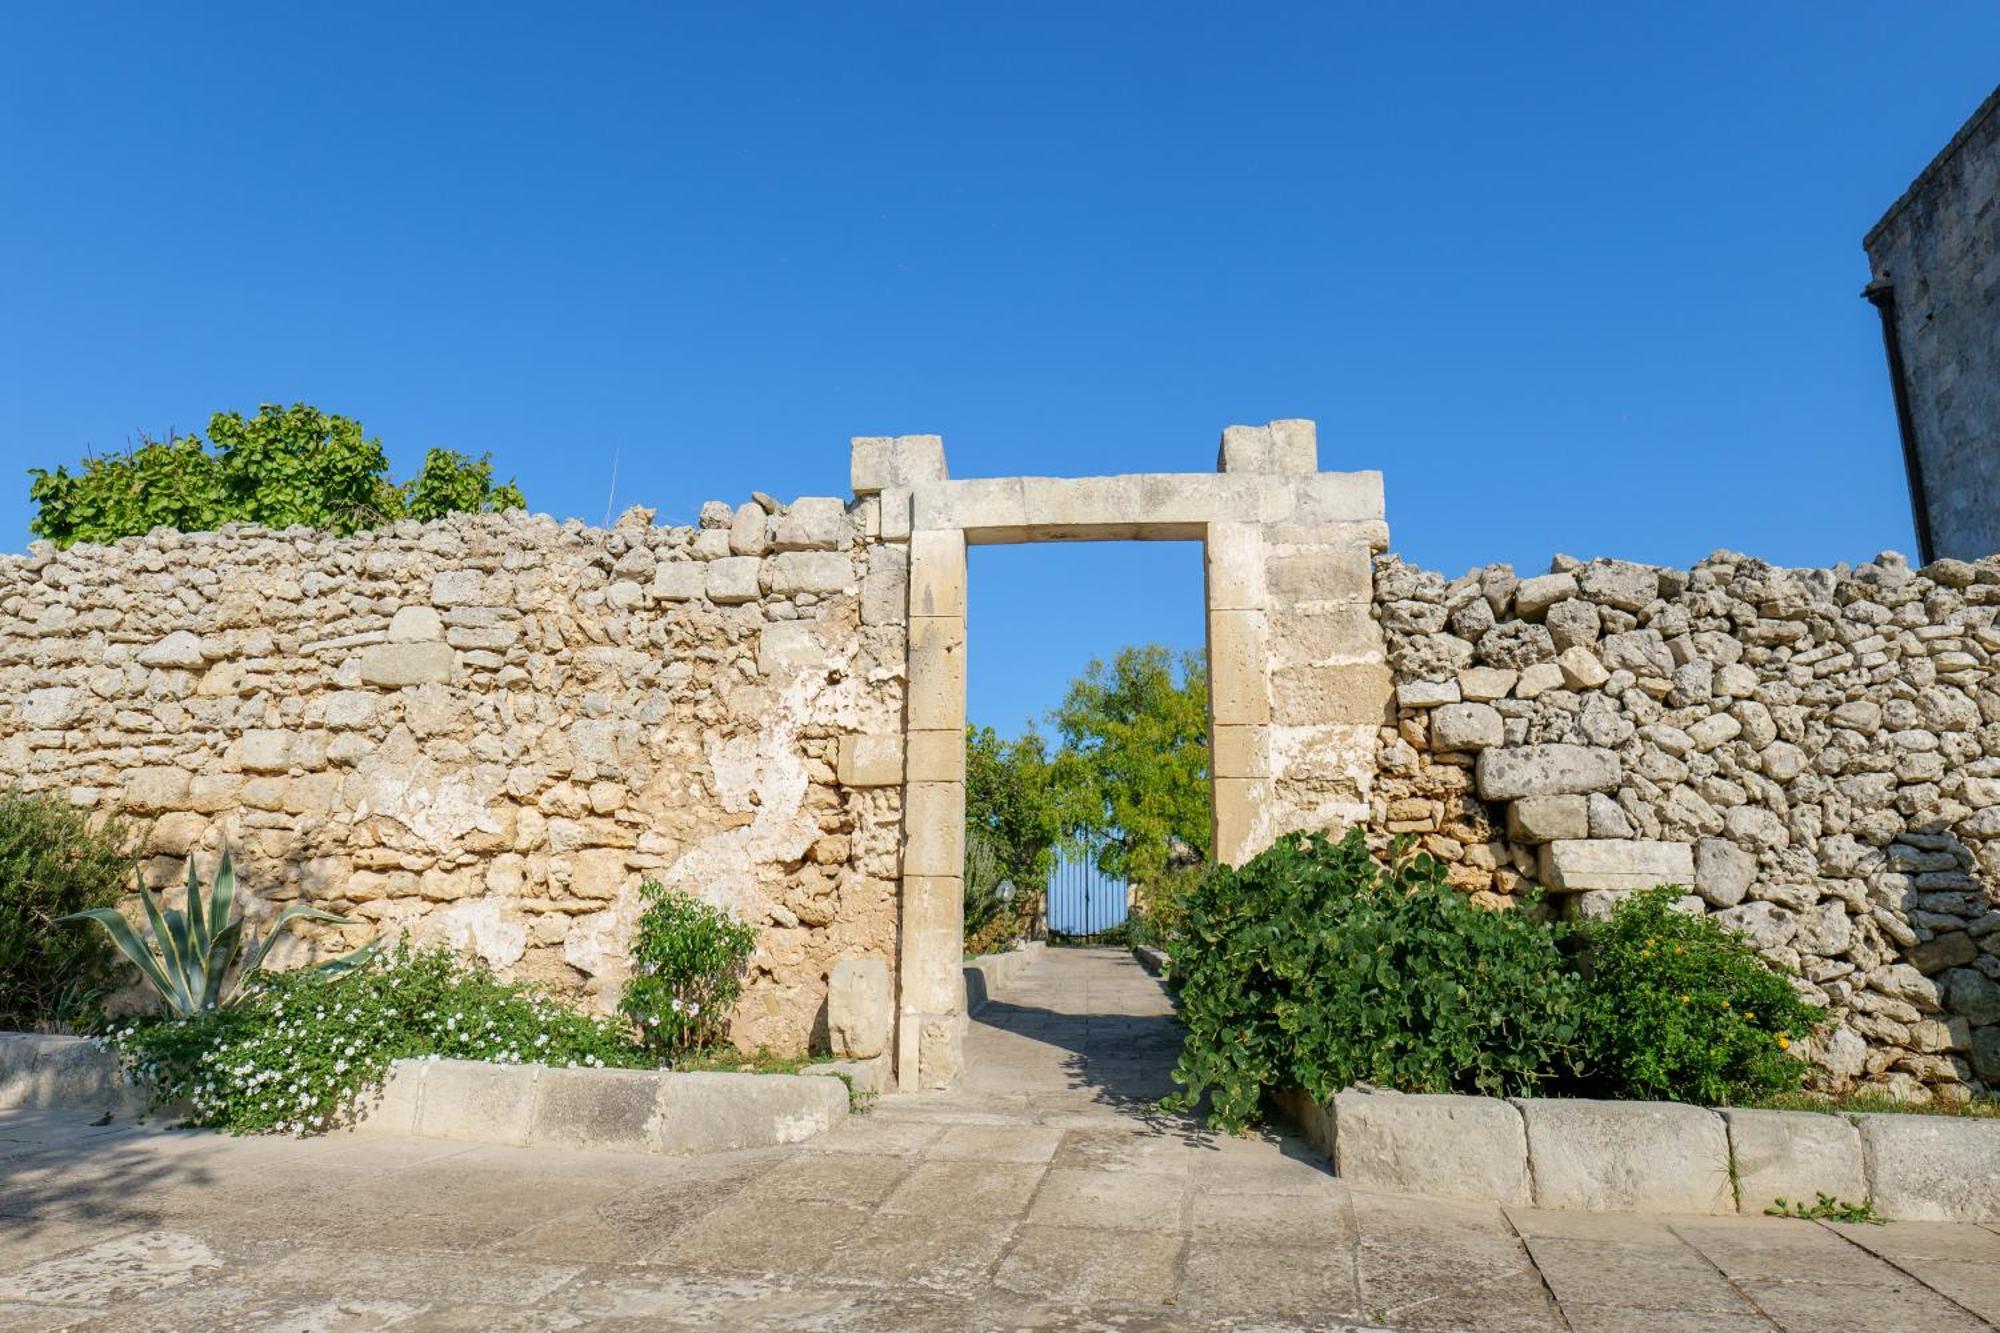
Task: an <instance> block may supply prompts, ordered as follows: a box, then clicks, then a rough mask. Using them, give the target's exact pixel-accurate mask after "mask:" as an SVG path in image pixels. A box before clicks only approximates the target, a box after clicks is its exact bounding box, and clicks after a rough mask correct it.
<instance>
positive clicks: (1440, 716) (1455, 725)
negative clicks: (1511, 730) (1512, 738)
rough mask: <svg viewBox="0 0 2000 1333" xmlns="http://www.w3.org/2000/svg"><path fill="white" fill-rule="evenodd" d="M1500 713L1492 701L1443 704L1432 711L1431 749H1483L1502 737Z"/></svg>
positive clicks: (1503, 732)
mask: <svg viewBox="0 0 2000 1333" xmlns="http://www.w3.org/2000/svg"><path fill="white" fill-rule="evenodd" d="M1504 734H1505V728H1504V725H1503V724H1502V722H1501V720H1500V714H1499V713H1498V712H1496V711H1495V710H1494V708H1493V705H1491V704H1463V703H1461V704H1445V705H1444V706H1443V707H1441V708H1439V709H1438V710H1437V711H1436V712H1434V713H1432V714H1431V749H1433V750H1437V751H1440V752H1452V751H1465V750H1484V749H1486V748H1487V747H1489V746H1493V745H1498V744H1500V742H1501V741H1502V739H1504Z"/></svg>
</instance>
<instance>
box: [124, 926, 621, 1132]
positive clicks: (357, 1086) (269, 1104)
mask: <svg viewBox="0 0 2000 1333" xmlns="http://www.w3.org/2000/svg"><path fill="white" fill-rule="evenodd" d="M103 1040H104V1041H105V1042H106V1044H107V1045H109V1046H110V1047H111V1048H112V1049H113V1050H115V1051H117V1052H118V1054H119V1056H120V1057H121V1058H122V1059H123V1061H124V1062H125V1065H126V1067H127V1069H128V1070H129V1071H130V1072H131V1073H132V1075H133V1077H134V1078H135V1079H137V1080H138V1081H139V1083H140V1084H141V1085H142V1086H144V1087H146V1088H147V1089H148V1090H149V1091H150V1092H151V1094H152V1096H153V1100H154V1103H155V1104H156V1105H162V1106H164V1105H171V1104H175V1103H181V1104H184V1105H185V1106H186V1107H187V1110H188V1115H187V1123H189V1124H192V1125H199V1126H205V1127H209V1128H214V1129H226V1130H229V1131H230V1132H232V1133H238V1134H243V1133H285V1134H308V1133H318V1132H321V1131H324V1130H328V1129H333V1128H336V1127H337V1126H340V1125H343V1124H347V1123H350V1122H351V1121H352V1120H353V1119H354V1118H355V1115H356V1113H357V1112H358V1111H359V1110H360V1108H361V1106H362V1103H363V1101H364V1100H365V1098H366V1097H367V1096H368V1095H369V1094H370V1093H371V1092H372V1091H373V1090H374V1089H376V1088H377V1087H379V1086H380V1085H381V1083H382V1080H383V1078H384V1077H385V1076H386V1075H387V1073H388V1069H389V1065H390V1062H392V1061H395V1060H404V1059H432V1060H436V1059H456V1060H488V1061H493V1062H495V1063H499V1064H544V1065H560V1066H570V1067H576V1066H589V1067H606V1066H621V1067H646V1066H650V1065H653V1064H655V1063H656V1061H655V1060H654V1058H653V1057H652V1056H651V1054H650V1053H649V1052H648V1051H647V1050H646V1049H645V1048H644V1047H642V1046H640V1045H639V1044H637V1043H636V1042H634V1041H633V1040H632V1039H631V1038H630V1036H629V1035H628V1034H627V1029H626V1026H625V1024H624V1023H623V1022H621V1021H618V1020H615V1019H608V1018H600V1017H597V1016H594V1015H590V1014H584V1013H579V1012H578V1011H576V1010H574V1009H572V1008H570V1007H569V1006H568V1005H566V1004H564V1003H562V1002H561V1001H559V1000H556V999H552V998H550V997H548V996H546V995H543V994H541V993H540V992H539V991H537V990H535V989H534V988H533V987H531V986H527V985H523V984H520V983H516V982H508V981H502V980H501V979H500V978H499V977H497V976H495V975H494V974H493V972H492V971H491V969H489V968H487V967H486V966H485V965H484V964H481V963H476V962H466V961H464V960H462V959H460V958H458V957H457V956H456V955H455V954H454V953H453V952H452V951H451V950H450V949H448V948H445V947H442V946H438V947H433V948H427V949H419V948H417V947H415V946H413V945H412V944H411V943H410V942H409V939H408V938H407V937H405V938H404V939H402V940H401V941H399V942H398V944H397V945H396V947H395V948H394V949H393V950H392V951H390V952H388V953H387V954H384V955H381V956H378V957H376V958H374V959H371V960H370V961H368V962H367V963H366V964H364V965H363V966H361V967H359V968H357V969H356V970H354V971H352V972H350V973H348V974H346V975H344V976H328V975H326V974H324V973H321V972H314V971H309V970H299V971H292V972H282V973H259V974H258V975H257V976H256V978H255V981H254V983H253V984H252V985H251V986H250V987H249V988H248V989H247V990H246V991H245V992H244V994H243V995H242V997H241V998H240V999H239V1000H238V1001H237V1002H236V1003H234V1004H232V1005H230V1006H229V1007H227V1008H221V1009H213V1010H210V1011H207V1012H205V1013H200V1014H197V1015H194V1016H192V1017H187V1018H180V1017H168V1018H159V1019H150V1020H141V1021H138V1022H134V1023H127V1024H126V1025H124V1026H122V1027H118V1028H114V1029H113V1030H112V1031H111V1032H109V1033H108V1034H107V1035H106V1036H105V1037H104V1038H103Z"/></svg>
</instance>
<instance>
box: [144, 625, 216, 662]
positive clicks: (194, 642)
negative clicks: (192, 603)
mask: <svg viewBox="0 0 2000 1333" xmlns="http://www.w3.org/2000/svg"><path fill="white" fill-rule="evenodd" d="M206 664H207V659H206V658H205V657H204V656H203V654H202V651H201V640H200V639H198V638H196V637H195V636H194V635H193V634H191V633H189V632H188V631H187V630H184V629H177V630H175V631H174V632H173V633H172V634H169V635H167V637H166V638H164V639H161V640H160V641H159V642H158V643H155V644H152V645H150V646H149V647H145V648H141V649H140V650H139V665H140V666H147V667H162V668H165V669H166V670H169V671H197V670H199V669H201V667H203V666H204V665H206Z"/></svg>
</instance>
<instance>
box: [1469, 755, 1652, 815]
mask: <svg viewBox="0 0 2000 1333" xmlns="http://www.w3.org/2000/svg"><path fill="white" fill-rule="evenodd" d="M1620 768H1621V766H1620V764H1619V762H1618V756H1617V755H1615V754H1613V753H1612V752H1611V751H1609V750H1600V749H1597V748H1595V747H1593V746H1588V745H1563V744H1556V745H1513V746H1507V747H1505V748H1501V749H1491V750H1482V751H1480V752H1479V765H1478V768H1477V770H1476V776H1477V779H1478V783H1479V795H1480V796H1481V798H1483V799H1485V800H1488V801H1513V800H1518V799H1520V798H1521V797H1523V796H1582V795H1587V794H1589V793H1590V792H1594V791H1610V790H1611V789H1612V788H1614V787H1616V786H1617V785H1618V779H1619V776H1620Z"/></svg>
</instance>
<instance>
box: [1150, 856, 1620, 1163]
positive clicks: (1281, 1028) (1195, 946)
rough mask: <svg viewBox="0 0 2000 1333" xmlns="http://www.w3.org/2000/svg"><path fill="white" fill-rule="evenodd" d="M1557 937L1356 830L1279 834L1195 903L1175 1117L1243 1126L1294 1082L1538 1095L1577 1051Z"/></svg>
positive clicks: (1317, 1086) (1422, 859) (1178, 955)
mask: <svg viewBox="0 0 2000 1333" xmlns="http://www.w3.org/2000/svg"><path fill="white" fill-rule="evenodd" d="M1560 938H1561V928H1560V927H1556V926H1552V925H1548V924H1545V923H1542V922H1540V921H1538V920H1537V919H1536V918H1535V917H1534V916H1532V915H1531V914H1530V913H1528V912H1525V911H1507V912H1490V911H1486V910H1484V909H1482V908H1479V907H1476V906H1474V905H1473V904H1472V903H1471V902H1470V901H1469V900H1468V899H1467V898H1466V897H1465V895H1463V894H1460V893H1458V892H1456V891H1455V890H1453V889H1452V888H1451V887H1450V885H1449V884H1448V883H1447V882H1446V880H1445V877H1444V870H1443V867H1442V866H1441V865H1439V863H1438V862H1437V861H1435V860H1433V859H1432V858H1431V857H1429V856H1424V855H1418V856H1408V855H1401V854H1398V855H1397V856H1396V857H1395V858H1394V859H1393V860H1392V862H1391V863H1390V864H1388V865H1383V864H1381V863H1379V862H1377V861H1376V860H1375V859H1374V858H1373V857H1372V856H1371V855H1370V854H1369V850H1368V846H1367V843H1366V841H1365V840H1364V838H1363V836H1362V834H1361V831H1360V830H1359V829H1353V830H1350V831H1349V832H1348V834H1347V836H1345V837H1344V838H1342V839H1341V840H1340V841H1338V842H1335V841H1333V840H1332V839H1330V838H1328V837H1327V836H1326V835H1325V834H1323V833H1311V834H1294V835H1292V836H1289V837H1285V838H1280V839H1279V840H1278V841H1277V842H1276V843H1274V844H1273V845H1272V846H1271V847H1270V848H1268V849H1267V850H1266V851H1264V852H1262V853H1261V854H1259V855H1258V856H1257V857H1255V858H1254V859H1252V860H1251V861H1250V862H1249V863H1248V864H1246V865H1244V866H1242V867H1241V868H1230V867H1227V866H1218V867H1216V868H1215V869H1213V870H1211V871H1210V872H1209V873H1208V874H1207V875H1206V876H1205V877H1204V878H1203V880H1202V881H1201V883H1200V885H1199V887H1198V888H1196V889H1195V891H1194V892H1193V893H1192V894H1190V895H1189V897H1188V899H1187V902H1186V907H1185V918H1184V922H1183V925H1182V929H1181V934H1180V938H1179V941H1178V943H1177V945H1176V951H1175V955H1174V975H1175V977H1176V979H1177V980H1178V982H1179V984H1180V1002H1181V1018H1182V1021H1183V1023H1184V1024H1185V1025H1186V1027H1187V1038H1186V1041H1185V1042H1184V1044H1183V1046H1182V1050H1181V1056H1180V1061H1179V1064H1178V1065H1177V1066H1176V1068H1175V1070H1174V1079H1175V1081H1176V1082H1178V1083H1179V1084H1180V1085H1181V1091H1180V1092H1179V1093H1176V1094H1175V1095H1174V1096H1173V1097H1172V1098H1170V1099H1169V1105H1170V1106H1172V1107H1175V1108H1177V1109H1184V1110H1191V1109H1193V1108H1194V1107H1196V1106H1197V1105H1199V1104H1200V1102H1201V1099H1202V1097H1203V1095H1204V1094H1206V1095H1207V1096H1208V1098H1209V1118H1210V1119H1211V1120H1212V1121H1213V1122H1214V1123H1216V1124H1218V1125H1220V1126H1222V1127H1224V1128H1227V1129H1232V1130H1234V1129H1239V1128H1241V1127H1242V1126H1244V1125H1245V1124H1247V1123H1249V1122H1250V1121H1252V1120H1255V1119H1256V1118H1257V1117H1258V1115H1259V1113H1260V1111H1261V1109H1262V1105H1263V1100H1264V1096H1265V1094H1266V1093H1269V1092H1275V1091H1279V1090H1282V1089H1287V1088H1302V1089H1304V1090H1305V1091H1306V1092H1308V1093H1309V1094H1311V1095H1312V1096H1313V1097H1314V1098H1315V1099H1317V1100H1321V1101H1324V1100H1325V1099H1327V1098H1328V1097H1330V1096H1332V1095H1333V1093H1335V1092H1336V1091H1338V1090H1339V1089H1341V1088H1344V1087H1347V1086H1349V1085H1351V1084H1355V1083H1375V1084H1380V1085H1383V1086H1385V1087H1390V1088H1396V1089H1399V1090H1402V1091H1406V1092H1462V1093H1480V1094H1485V1095H1488V1096H1519V1095H1531V1094H1534V1093H1536V1092H1538V1091H1541V1090H1543V1089H1544V1088H1545V1087H1546V1086H1547V1085H1548V1083H1549V1081H1550V1079H1551V1077H1552V1076H1553V1075H1554V1073H1556V1072H1557V1071H1560V1070H1561V1069H1562V1068H1563V1067H1564V1064H1565V1061H1566V1058H1567V1057H1568V1055H1569V1053H1570V1051H1571V1050H1572V1048H1573V1046H1574V1044H1575V1042H1576V1040H1577V1029H1578V1024H1579V1018H1580V1007H1579V1002H1578V997H1577V993H1576V991H1577V985H1576V980H1575V977H1574V974H1573V972H1572V971H1571V969H1570V968H1569V967H1567V966H1566V965H1565V962H1564V959H1563V956H1562V953H1561V951H1560V949H1559V947H1558V946H1559V942H1560Z"/></svg>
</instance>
